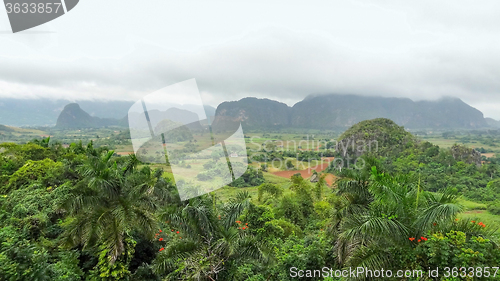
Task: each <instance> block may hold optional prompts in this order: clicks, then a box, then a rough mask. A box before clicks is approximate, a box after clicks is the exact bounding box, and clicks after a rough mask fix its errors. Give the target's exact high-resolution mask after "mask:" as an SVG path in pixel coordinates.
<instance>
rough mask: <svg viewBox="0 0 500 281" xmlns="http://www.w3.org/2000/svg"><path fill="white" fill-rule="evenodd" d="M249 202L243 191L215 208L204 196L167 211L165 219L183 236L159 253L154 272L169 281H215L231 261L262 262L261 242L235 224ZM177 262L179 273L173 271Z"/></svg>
mask: <svg viewBox="0 0 500 281" xmlns="http://www.w3.org/2000/svg"><path fill="white" fill-rule="evenodd" d="M249 199H250V197H249V195H248V193H247V192H241V193H239V194H238V195H237V196H236V198H233V199H231V200H230V201H229V202H228V203H225V204H222V205H217V204H216V202H215V197H214V196H207V195H205V196H201V197H197V198H193V199H191V200H190V201H189V203H187V204H184V205H181V206H178V208H176V209H175V210H174V209H172V208H170V209H169V210H167V211H166V212H165V214H164V218H165V220H167V221H168V222H169V223H170V225H175V226H177V229H180V230H181V231H182V233H183V234H182V235H183V237H182V239H180V237H175V238H173V239H172V240H171V241H169V242H168V244H167V245H166V247H165V249H164V250H163V251H162V252H160V254H159V256H158V257H157V259H156V261H155V268H156V271H157V272H159V273H160V274H168V275H167V278H171V279H176V278H182V279H183V280H215V279H217V276H218V275H219V274H221V273H222V272H223V271H224V270H226V269H227V266H228V265H230V264H231V263H232V262H238V261H242V260H248V259H257V260H262V259H263V258H264V256H265V254H264V253H263V252H262V250H261V249H262V245H261V244H262V243H261V242H260V241H258V240H257V239H256V238H255V237H254V236H252V235H248V234H247V232H245V231H243V230H241V229H238V227H237V226H236V225H237V224H236V223H235V221H236V220H237V218H238V217H239V216H240V215H241V214H242V213H243V212H244V210H245V209H246V208H247V207H248V206H249V203H250V201H249ZM179 262H181V263H182V264H183V266H182V268H183V269H182V271H178V270H176V269H177V268H178V266H179V265H178V263H179ZM179 274H181V275H182V276H179Z"/></svg>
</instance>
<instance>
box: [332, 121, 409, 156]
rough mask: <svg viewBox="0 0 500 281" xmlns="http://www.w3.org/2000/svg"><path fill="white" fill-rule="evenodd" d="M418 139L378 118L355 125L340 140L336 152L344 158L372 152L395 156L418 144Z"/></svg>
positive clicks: (401, 128)
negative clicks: (413, 144) (409, 145)
mask: <svg viewBox="0 0 500 281" xmlns="http://www.w3.org/2000/svg"><path fill="white" fill-rule="evenodd" d="M416 142H417V139H416V138H415V136H413V135H412V134H411V133H409V132H407V131H405V129H404V128H403V127H401V126H398V125H397V124H396V123H394V122H393V121H392V120H389V119H386V118H377V119H372V120H365V121H362V122H359V123H357V124H355V125H353V126H352V127H351V128H349V129H348V130H347V131H345V132H344V133H343V134H342V135H341V136H340V137H339V139H338V142H337V143H338V144H337V148H336V151H338V152H339V153H341V154H342V157H346V156H347V155H349V156H354V157H359V156H361V155H362V154H364V153H369V152H372V153H374V154H377V155H381V156H387V155H389V154H390V155H394V154H396V153H398V152H400V151H402V150H404V149H405V148H406V146H407V144H411V143H416Z"/></svg>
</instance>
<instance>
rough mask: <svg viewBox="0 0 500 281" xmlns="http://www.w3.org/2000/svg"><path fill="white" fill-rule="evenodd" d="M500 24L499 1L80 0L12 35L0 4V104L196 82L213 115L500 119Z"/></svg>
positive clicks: (130, 95)
mask: <svg viewBox="0 0 500 281" xmlns="http://www.w3.org/2000/svg"><path fill="white" fill-rule="evenodd" d="M499 15H500V1H497V0H492V1H481V2H480V3H478V2H476V1H456V0H455V1H439V2H438V1H413V2H410V1H400V0H397V1H378V4H372V3H371V1H370V2H368V1H366V2H363V1H350V2H347V1H324V0H323V1H269V0H266V1H256V0H253V1H215V0H211V1H206V0H205V1H178V0H177V1H167V0H154V1H153V0H145V1H123V0H105V1H103V0H81V1H80V3H79V4H78V6H76V7H75V8H74V9H73V10H72V11H70V12H69V13H68V14H66V15H65V16H63V17H61V18H58V19H56V20H54V21H52V22H49V23H47V24H45V25H42V26H39V27H36V28H34V29H31V30H30V31H25V32H21V33H16V34H12V32H11V31H10V25H9V21H8V18H7V14H6V13H5V8H4V7H3V6H0V98H1V97H17V98H20V97H21V98H36V97H51V98H65V99H108V100H116V99H126V100H137V99H138V98H140V97H141V96H143V95H145V94H147V93H149V92H152V91H154V90H156V89H159V88H162V87H165V86H168V85H170V84H173V83H176V82H180V81H183V80H187V79H190V78H195V79H196V80H197V82H198V87H199V89H200V91H201V92H202V95H203V98H204V100H205V101H207V102H208V103H210V104H211V105H214V106H216V105H217V104H218V103H220V102H222V101H225V100H237V99H240V98H242V97H246V96H256V97H266V98H270V99H277V100H280V101H283V102H285V103H287V104H289V105H293V104H294V103H295V102H297V101H299V100H301V99H303V98H304V97H305V96H307V95H309V94H312V93H353V94H360V95H377V96H380V95H381V96H390V97H408V98H411V99H413V100H421V99H437V98H439V97H442V96H453V97H458V98H461V99H462V100H464V101H465V102H467V103H468V104H470V105H472V106H474V107H476V108H478V109H479V110H481V111H482V112H483V113H484V114H485V116H486V117H494V118H497V119H500V110H498V109H500V95H499V93H500V77H499V76H500V16H499Z"/></svg>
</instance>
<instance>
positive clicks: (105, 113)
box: [0, 98, 215, 127]
mask: <svg viewBox="0 0 500 281" xmlns="http://www.w3.org/2000/svg"><path fill="white" fill-rule="evenodd" d="M70 103H77V104H78V105H79V106H80V108H81V109H82V110H83V111H85V112H86V113H88V114H89V115H90V116H93V117H99V118H112V119H120V120H121V119H123V118H124V117H125V116H127V113H128V111H129V109H130V107H131V106H132V105H133V104H134V102H131V101H116V100H115V101H102V100H93V101H92V100H80V101H70V100H51V99H12V98H2V99H0V124H3V125H9V126H15V127H23V126H54V125H56V122H57V118H58V117H59V115H60V114H61V112H62V111H63V109H64V107H65V106H66V105H68V104H70ZM173 106H175V107H177V108H180V109H185V110H189V111H192V112H195V113H197V114H199V113H198V112H196V111H194V109H196V107H195V106H193V105H189V104H186V105H173ZM204 109H205V112H206V115H207V116H214V115H215V108H214V107H212V106H205V107H204Z"/></svg>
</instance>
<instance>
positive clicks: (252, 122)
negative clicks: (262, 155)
mask: <svg viewBox="0 0 500 281" xmlns="http://www.w3.org/2000/svg"><path fill="white" fill-rule="evenodd" d="M219 116H220V117H224V118H220V117H219ZM216 117H219V118H216V119H215V122H225V120H227V119H231V120H233V121H234V120H235V119H236V120H239V121H241V122H242V123H243V124H244V125H243V126H244V127H247V128H281V127H294V128H310V129H346V128H348V127H350V126H352V125H354V124H356V123H358V122H361V121H363V120H368V119H374V118H388V119H391V120H393V121H394V122H396V123H397V124H398V125H400V126H404V127H406V128H410V129H421V128H435V129H460V128H463V129H474V128H483V127H497V126H498V125H496V124H497V123H495V122H496V121H495V120H493V119H491V120H493V121H495V122H493V121H491V120H489V119H485V118H484V116H483V113H482V112H481V111H479V110H477V109H475V108H473V107H471V106H470V105H468V104H466V103H464V102H463V101H462V100H460V99H458V98H444V99H441V100H438V101H412V100H410V99H407V98H383V97H365V96H356V95H311V96H309V97H307V98H305V99H304V100H302V101H300V102H298V103H296V104H295V105H294V106H292V107H290V106H287V105H286V104H284V103H280V102H277V101H272V100H268V99H256V98H244V99H241V100H239V101H233V102H224V103H221V104H220V105H219V106H218V107H217V111H216ZM499 123H500V122H499Z"/></svg>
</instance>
